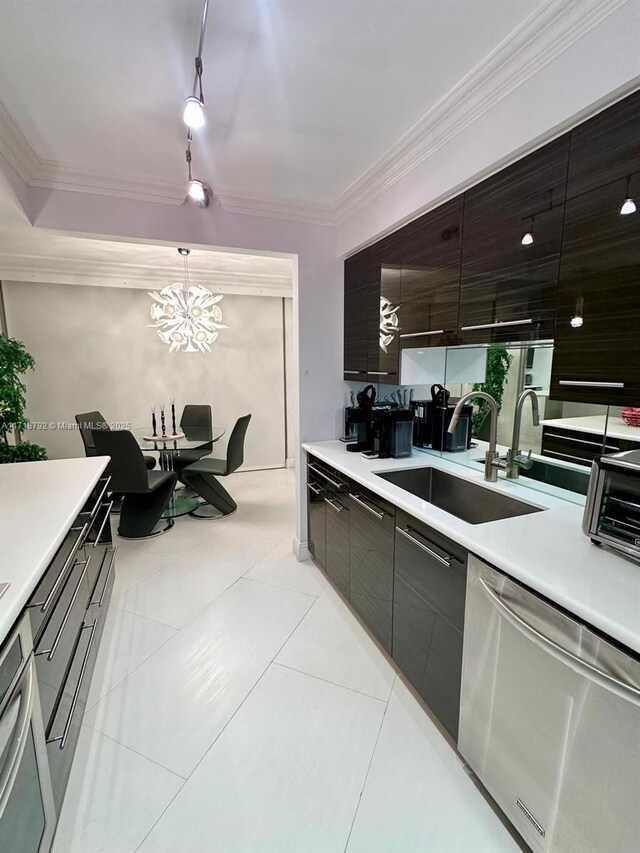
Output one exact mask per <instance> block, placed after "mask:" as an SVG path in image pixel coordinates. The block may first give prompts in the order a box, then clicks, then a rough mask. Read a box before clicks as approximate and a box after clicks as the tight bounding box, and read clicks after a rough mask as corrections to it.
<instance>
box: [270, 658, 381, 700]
mask: <svg viewBox="0 0 640 853" xmlns="http://www.w3.org/2000/svg"><path fill="white" fill-rule="evenodd" d="M271 663H272V664H273V665H274V666H281V667H282V668H283V669H289V670H291V672H297V673H298V675H307V676H308V677H309V678H315V679H316V681H323V682H324V683H325V684H331V685H332V686H333V687H340V688H341V689H342V690H349V691H350V692H351V693H357V694H358V696H364V697H365V698H366V699H374V700H375V701H376V702H382V703H383V704H385V705H386V704H387V703H388V701H389V700H388V699H381V698H380V697H379V696H372V695H371V693H364V692H363V691H362V690H356V689H355V687H347V686H346V684H338V682H337V681H330V680H329V679H328V678H323V677H322V676H321V675H314V674H313V673H311V672H305V671H304V670H303V669H296V667H295V666H289V664H287V663H280V661H278V660H273V661H272V662H271ZM394 677H395V676H394ZM389 696H391V694H389Z"/></svg>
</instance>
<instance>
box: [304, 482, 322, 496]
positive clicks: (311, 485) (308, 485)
mask: <svg viewBox="0 0 640 853" xmlns="http://www.w3.org/2000/svg"><path fill="white" fill-rule="evenodd" d="M307 488H308V489H311V491H312V492H313V494H314V495H319V494H321V493H322V489H319V488H318V487H317V486H314V485H313V483H307Z"/></svg>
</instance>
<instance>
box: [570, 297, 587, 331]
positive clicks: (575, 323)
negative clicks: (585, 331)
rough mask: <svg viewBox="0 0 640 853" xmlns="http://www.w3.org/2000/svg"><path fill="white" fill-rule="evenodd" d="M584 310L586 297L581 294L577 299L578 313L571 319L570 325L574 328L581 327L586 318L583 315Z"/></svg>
mask: <svg viewBox="0 0 640 853" xmlns="http://www.w3.org/2000/svg"><path fill="white" fill-rule="evenodd" d="M583 311H584V299H583V298H582V296H579V297H578V299H577V300H576V313H575V314H574V315H573V317H572V318H571V320H569V325H570V326H571V328H572V329H579V328H580V326H582V324H583V323H584V319H583V317H582V312H583Z"/></svg>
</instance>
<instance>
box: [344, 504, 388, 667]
mask: <svg viewBox="0 0 640 853" xmlns="http://www.w3.org/2000/svg"><path fill="white" fill-rule="evenodd" d="M348 506H349V511H350V512H349V521H350V535H349V603H350V604H351V606H352V608H353V609H354V610H355V611H356V613H357V614H358V615H359V616H360V618H361V619H362V621H363V622H364V623H365V624H366V625H367V627H368V628H369V630H370V631H371V633H372V634H373V635H374V637H375V638H376V639H377V640H378V641H379V642H380V643H381V645H382V646H384V648H385V649H386V650H387V651H388V652H389V654H391V626H392V620H393V552H394V526H395V507H394V506H393V505H392V504H389V503H387V502H386V501H384V500H382V498H379V497H378V496H377V495H371V494H369V493H368V492H365V491H364V490H362V489H359V490H354V491H353V492H351V494H350V495H349V498H348Z"/></svg>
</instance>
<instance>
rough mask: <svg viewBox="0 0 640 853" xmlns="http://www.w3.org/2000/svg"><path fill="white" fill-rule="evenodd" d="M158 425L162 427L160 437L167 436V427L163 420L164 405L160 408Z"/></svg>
mask: <svg viewBox="0 0 640 853" xmlns="http://www.w3.org/2000/svg"><path fill="white" fill-rule="evenodd" d="M160 424H161V425H162V437H163V438H164V436H165V435H166V434H167V427H166V424H165V420H164V403H163V404H162V405H161V406H160Z"/></svg>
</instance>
